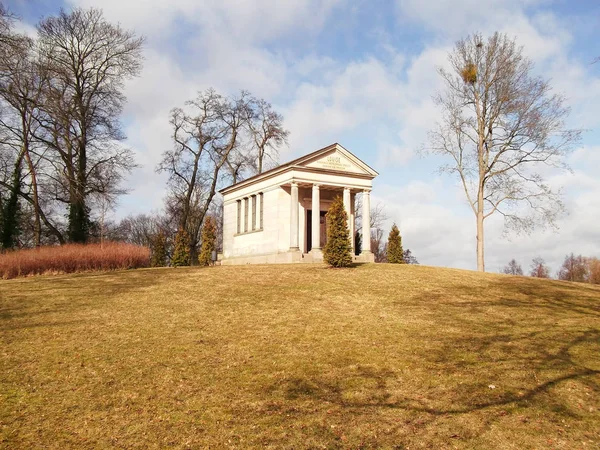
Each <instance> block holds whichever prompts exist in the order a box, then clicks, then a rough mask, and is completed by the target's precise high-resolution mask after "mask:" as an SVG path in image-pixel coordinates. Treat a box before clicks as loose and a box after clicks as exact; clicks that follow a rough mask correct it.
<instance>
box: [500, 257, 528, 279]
mask: <svg viewBox="0 0 600 450" xmlns="http://www.w3.org/2000/svg"><path fill="white" fill-rule="evenodd" d="M502 273H505V274H507V275H523V268H522V267H521V264H519V263H518V262H517V260H516V259H511V260H510V261H509V263H508V264H507V265H506V266H504V269H502Z"/></svg>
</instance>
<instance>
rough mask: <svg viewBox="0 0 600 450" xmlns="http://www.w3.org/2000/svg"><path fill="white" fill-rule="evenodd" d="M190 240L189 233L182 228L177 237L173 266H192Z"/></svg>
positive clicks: (172, 260)
mask: <svg viewBox="0 0 600 450" xmlns="http://www.w3.org/2000/svg"><path fill="white" fill-rule="evenodd" d="M190 260H191V257H190V238H189V236H188V234H187V232H186V231H185V230H184V229H183V228H180V229H179V231H177V234H176V235H175V250H174V251H173V258H172V259H171V265H172V266H173V267H180V266H189V265H190Z"/></svg>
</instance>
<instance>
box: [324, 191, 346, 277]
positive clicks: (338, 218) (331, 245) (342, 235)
mask: <svg viewBox="0 0 600 450" xmlns="http://www.w3.org/2000/svg"><path fill="white" fill-rule="evenodd" d="M326 218H327V243H326V244H325V248H324V249H323V260H324V261H325V262H326V263H327V264H329V265H330V266H332V267H348V266H349V265H350V264H352V246H351V244H350V230H349V229H348V215H347V214H346V210H345V208H344V202H343V200H342V198H341V197H340V196H337V197H336V198H335V199H334V200H333V203H332V204H331V206H330V207H329V210H328V211H327V216H326Z"/></svg>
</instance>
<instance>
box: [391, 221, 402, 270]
mask: <svg viewBox="0 0 600 450" xmlns="http://www.w3.org/2000/svg"><path fill="white" fill-rule="evenodd" d="M387 260H388V262H389V263H392V264H404V252H403V251H402V237H401V236H400V230H398V227H397V226H396V224H394V225H392V229H391V231H390V235H389V236H388V245H387Z"/></svg>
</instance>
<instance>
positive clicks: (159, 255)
mask: <svg viewBox="0 0 600 450" xmlns="http://www.w3.org/2000/svg"><path fill="white" fill-rule="evenodd" d="M166 261H167V237H166V236H165V233H163V232H162V231H159V232H158V234H157V235H156V236H155V237H154V239H153V240H152V259H151V260H150V265H151V266H152V267H164V266H166Z"/></svg>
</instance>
